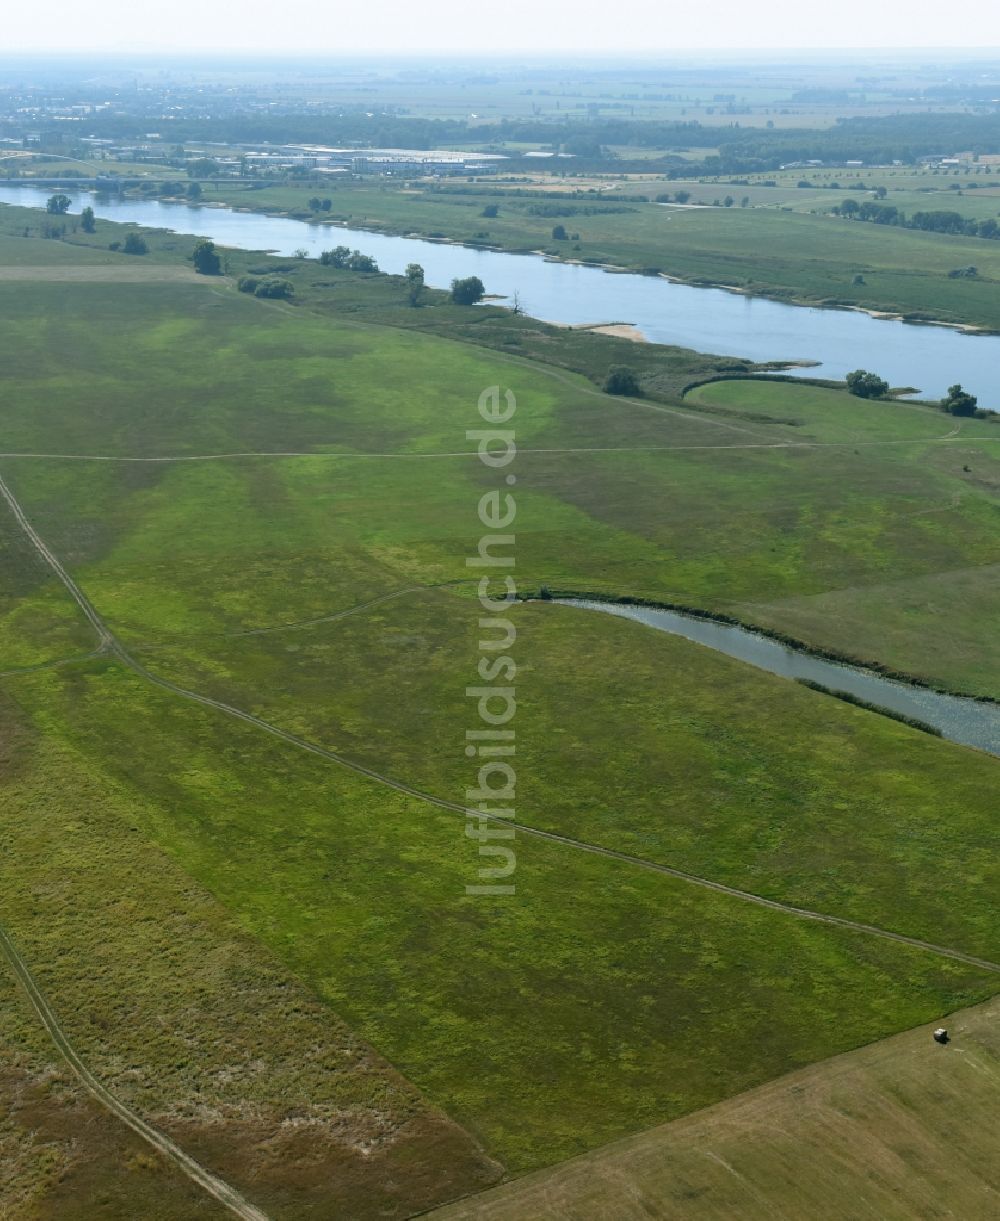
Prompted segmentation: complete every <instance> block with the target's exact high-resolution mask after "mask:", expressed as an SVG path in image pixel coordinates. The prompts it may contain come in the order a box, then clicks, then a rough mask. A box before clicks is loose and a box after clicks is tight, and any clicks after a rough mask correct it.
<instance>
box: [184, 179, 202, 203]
mask: <svg viewBox="0 0 1000 1221" xmlns="http://www.w3.org/2000/svg"><path fill="white" fill-rule="evenodd" d="M187 197H188V199H201V183H200V182H189V183H188V189H187Z"/></svg>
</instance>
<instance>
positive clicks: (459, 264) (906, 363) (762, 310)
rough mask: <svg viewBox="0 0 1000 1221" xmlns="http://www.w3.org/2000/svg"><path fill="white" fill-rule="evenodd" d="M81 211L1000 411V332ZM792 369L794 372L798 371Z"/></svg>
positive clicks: (324, 238) (166, 212)
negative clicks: (466, 284) (463, 284)
mask: <svg viewBox="0 0 1000 1221" xmlns="http://www.w3.org/2000/svg"><path fill="white" fill-rule="evenodd" d="M52 193H53V192H52V189H51V188H39V187H28V186H0V203H13V204H23V205H26V206H30V207H38V206H43V207H44V205H45V201H46V199H48V197H49V196H50V195H51V194H52ZM68 193H69V194H70V195H75V196H76V199H75V203H74V205H73V211H79V210H80V209H81V208H82V207H83V206H84V202H87V203H90V205H91V206H92V207H93V209H94V211H95V213H96V214H97V215H98V216H99V217H104V218H106V219H108V220H117V221H130V222H132V223H134V224H138V225H149V226H152V227H154V228H161V229H172V230H174V231H176V232H179V233H190V234H194V235H196V236H198V237H209V238H212V239H213V240H214V241H216V242H219V243H220V244H222V245H225V246H233V247H236V248H238V249H242V250H271V251H274V252H276V253H277V254H281V255H291V254H292V253H293V252H294V251H296V250H300V249H301V250H305V251H307V252H308V253H309V254H311V255H313V256H316V255H318V254H319V252H320V251H321V250H326V249H329V248H330V247H331V246H336V245H341V244H350V245H351V246H356V247H357V248H358V249H360V250H362V251H364V252H365V253H366V254H370V255H373V256H374V257H375V258H376V259H377V260H378V263H379V266H380V267H381V268H382V270H383V271H388V272H393V273H401V272H402V271H403V269H404V268H405V267H406V264H407V263H420V264H421V265H422V266H423V268H424V271H425V274H426V279H427V283H428V284H431V285H433V286H435V287H442V288H446V287H447V286H448V285H449V284H450V283H451V281H452V279H454V278H455V277H456V276H469V275H477V276H479V277H480V279H481V280H482V281H483V283H484V284H485V285H486V290H487V292H488V293H491V294H493V293H495V294H500V295H503V296H506V297H510V296H511V295H512V294H513V293H514V292H517V293H518V294H519V295H520V299H521V304H522V306H523V308H524V310H525V311H526V312H527V313H529V314H531V315H533V316H534V317H536V318H543V319H546V320H547V321H550V322H563V323H570V324H580V323H594V322H612V321H614V322H630V323H632V324H633V325H634V326H636V327H638V328H639V330H640V331H642V333H643V334H644V335H645V336H646V338H647V339H649V340H651V341H653V342H654V343H668V344H677V345H679V346H681V347H685V348H693V349H694V350H695V351H698V352H715V353H720V354H723V355H726V356H742V357H746V358H748V359H750V360H755V361H768V360H789V361H791V360H811V361H817V362H818V368H810V369H804V370H801V372H802V373H803V374H804V375H812V376H818V377H829V378H838V379H839V378H843V377H844V376H845V375H846V374H847V373H848V372H850V370H852V369H858V368H865V369H872V370H873V371H874V372H876V373H878V374H880V375H881V376H882V377H884V378H886V380H887V381H888V382H889V383H890V384H891V385H894V386H915V387H917V388H918V389H919V390H920V392H921V395H923V396H926V397H929V398H940V397H942V396H943V395H944V394H945V392H946V390H947V388H948V386H950V385H952V384H953V383H954V382H961V383H962V385H963V386H964V387H965V388H966V389H967V390H969V391H971V393H973V394H976V395H978V396H979V401H980V405H981V406H983V407H989V408H992V409H994V410H1000V337H998V336H992V335H991V336H983V335H967V334H963V333H962V332H960V331H955V330H952V329H951V328H948V327H937V326H913V325H909V324H907V323H904V322H895V321H892V320H889V319H882V318H872V317H870V316H869V315H868V314H863V313H859V312H857V311H853V310H824V309H813V308H809V307H806V306H799V305H783V304H781V303H779V302H777V301H768V300H766V299H765V298H762V297H747V296H744V295H742V294H740V293H733V292H726V291H725V290H723V289H717V288H695V287H692V286H690V285H686V284H675V283H673V282H672V281H670V280H665V279H662V278H660V277H655V276H641V275H634V274H628V275H626V274H617V273H616V274H609V273H608V272H605V271H602V270H600V269H599V268H594V267H579V266H575V265H573V264H570V263H560V262H556V261H552V262H550V261H548V260H546V259H543V258H540V257H539V256H537V255H530V254H529V255H518V254H502V253H498V252H496V251H489V250H474V249H471V248H467V247H464V246H458V245H451V244H448V243H442V242H429V241H423V240H421V239H419V238H410V237H390V236H387V235H385V234H380V233H369V232H368V231H367V230H364V229H354V228H349V227H346V226H341V225H336V226H330V225H321V224H310V223H309V222H307V221H301V220H292V219H291V218H289V217H282V216H263V215H260V214H259V213H253V212H237V211H233V210H232V209H230V208H221V207H215V206H212V207H202V206H191V205H188V204H183V203H162V202H160V201H159V200H140V199H119V198H117V197H115V196H111V197H106V196H104V197H100V198H98V197H97V196H94V195H90V194H89V193H88V194H87V195H86V196H84V197H83V201H84V202H82V201H81V193H79V192H76V193H74V192H68ZM793 372H794V370H793Z"/></svg>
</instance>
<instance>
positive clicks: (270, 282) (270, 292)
mask: <svg viewBox="0 0 1000 1221" xmlns="http://www.w3.org/2000/svg"><path fill="white" fill-rule="evenodd" d="M294 292H295V289H294V287H293V285H292V282H291V280H282V279H280V278H279V277H278V276H269V277H268V278H267V279H266V280H261V281H260V283H259V284H258V285H257V286H256V287H255V288H254V290H253V295H254V296H255V297H267V298H270V299H271V300H276V301H287V300H288V298H289V297H290V296H292V294H293V293H294Z"/></svg>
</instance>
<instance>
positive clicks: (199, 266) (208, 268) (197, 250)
mask: <svg viewBox="0 0 1000 1221" xmlns="http://www.w3.org/2000/svg"><path fill="white" fill-rule="evenodd" d="M191 262H192V263H194V269H195V271H196V272H197V273H198V274H199V275H200V276H219V275H221V274H222V259H221V258H220V257H219V252H218V251H217V250H216V249H215V242H213V241H211V240H210V239H209V238H207V237H203V238H199V240H198V241H197V242H195V245H194V252H193V253H192V255H191Z"/></svg>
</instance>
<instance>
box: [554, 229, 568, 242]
mask: <svg viewBox="0 0 1000 1221" xmlns="http://www.w3.org/2000/svg"><path fill="white" fill-rule="evenodd" d="M552 240H553V241H554V242H565V241H568V240H569V239H568V237H567V234H566V226H565V225H553V226H552Z"/></svg>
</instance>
